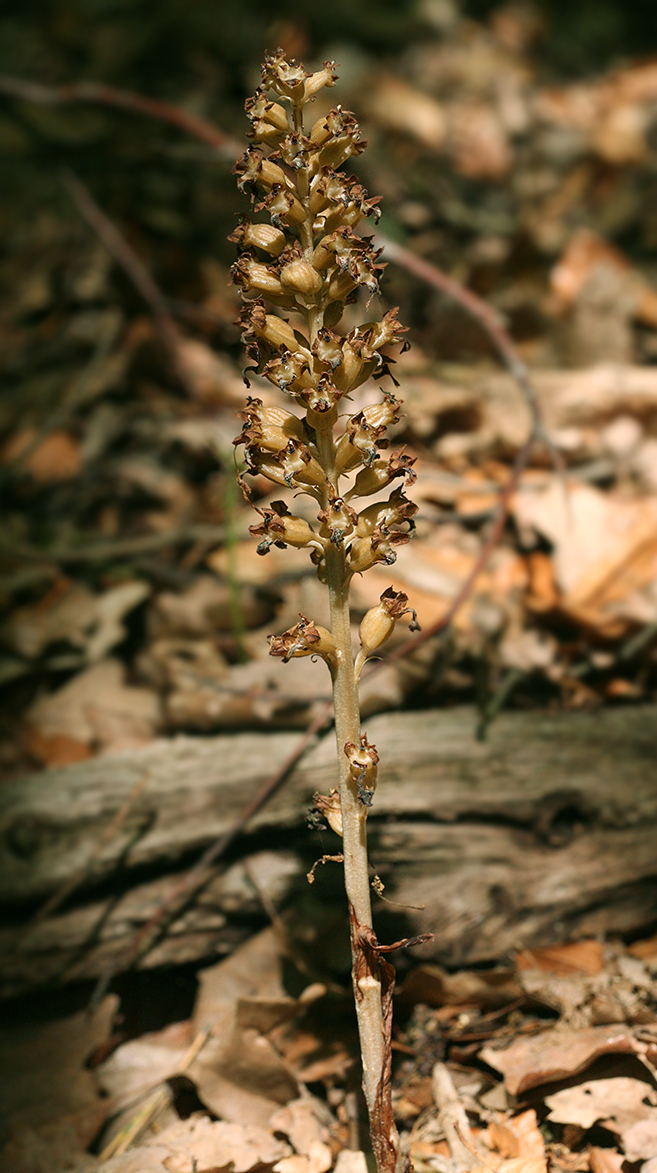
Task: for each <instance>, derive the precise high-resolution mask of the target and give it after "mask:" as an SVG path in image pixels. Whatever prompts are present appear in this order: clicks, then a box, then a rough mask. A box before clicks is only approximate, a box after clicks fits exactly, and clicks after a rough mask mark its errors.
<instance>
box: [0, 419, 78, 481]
mask: <svg viewBox="0 0 657 1173" xmlns="http://www.w3.org/2000/svg"><path fill="white" fill-rule="evenodd" d="M32 445H34V447H32ZM23 453H25V457H23ZM14 461H17V462H18V464H19V465H20V466H21V467H22V468H25V470H26V471H27V472H29V473H30V475H31V476H32V477H33V478H34V480H35V481H37V482H38V483H39V484H42V485H51V484H56V483H57V482H58V481H70V480H73V479H74V478H75V477H76V476H77V475H78V474H79V472H80V470H81V469H82V464H83V457H82V448H81V445H80V443H79V441H78V440H76V439H75V438H74V437H73V436H72V435H71V434H70V432H64V431H55V432H51V433H50V435H49V436H45V437H44V438H43V440H37V433H36V432H35V431H34V430H33V429H31V428H23V429H22V430H21V431H19V432H16V433H15V435H14V436H12V438H11V439H10V440H9V441H8V442H7V443H6V444H5V445H4V447H3V449H2V452H0V464H5V465H7V464H13V463H14Z"/></svg>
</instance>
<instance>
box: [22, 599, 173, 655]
mask: <svg viewBox="0 0 657 1173" xmlns="http://www.w3.org/2000/svg"><path fill="white" fill-rule="evenodd" d="M149 594H150V587H149V586H148V584H147V583H145V582H126V583H121V584H120V585H119V586H115V587H111V588H110V589H109V590H107V591H104V592H103V594H100V595H95V594H93V592H92V591H90V590H89V589H88V588H87V587H85V586H82V585H80V584H75V583H72V582H69V581H68V580H67V579H60V581H59V582H58V583H56V585H55V586H54V587H53V588H52V589H51V590H50V591H49V592H48V594H47V595H45V597H44V598H43V599H40V600H39V602H38V603H35V604H33V605H31V606H29V607H22V608H19V609H18V610H17V611H15V612H14V614H13V615H12V618H11V620H10V621H8V622H7V623H6V624H4V626H3V628H2V631H1V633H0V637H1V638H2V641H3V643H4V644H5V646H6V647H9V648H10V649H11V650H12V651H14V652H16V653H17V655H19V656H24V657H25V658H26V659H30V660H33V659H37V658H38V657H39V656H41V655H43V654H44V652H46V651H47V649H48V648H49V647H50V646H51V645H53V644H68V645H70V647H72V648H76V649H78V650H79V651H80V652H81V653H82V662H83V663H85V662H86V663H89V664H94V663H96V662H97V661H98V660H101V659H102V658H103V656H105V655H107V652H109V651H110V650H111V649H112V648H113V647H115V646H116V645H117V644H118V643H120V642H121V640H122V639H124V637H125V635H126V628H125V625H124V623H123V620H124V618H125V616H126V615H128V614H129V613H130V612H131V611H133V610H134V609H135V607H137V606H139V604H140V603H142V602H143V601H144V599H146V598H147V597H148V595H149Z"/></svg>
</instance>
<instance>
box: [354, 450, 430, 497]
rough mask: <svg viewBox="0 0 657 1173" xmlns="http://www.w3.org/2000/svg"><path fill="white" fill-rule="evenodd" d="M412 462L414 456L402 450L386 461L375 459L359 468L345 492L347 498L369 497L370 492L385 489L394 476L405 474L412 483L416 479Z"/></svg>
mask: <svg viewBox="0 0 657 1173" xmlns="http://www.w3.org/2000/svg"><path fill="white" fill-rule="evenodd" d="M414 464H415V460H414V458H413V457H411V456H408V455H407V454H406V453H405V452H404V451H403V450H402V451H401V452H398V453H396V454H395V455H394V456H391V457H390V459H389V460H388V461H385V460H376V461H375V462H374V463H373V464H371V465H370V466H369V467H368V468H363V469H361V471H360V472H359V474H358V476H357V477H356V480H355V482H354V487H353V489H350V491H349V492H348V493H347V498H348V499H349V500H351V498H352V497H369V496H370V495H371V494H372V493H378V492H379V490H380V489H385V488H386V486H387V485H389V484H390V482H391V481H392V480H394V478H395V477H401V476H405V477H406V478H407V484H409V485H412V484H413V482H414V481H415V480H417V477H416V474H415V473H414V472H413V468H412V466H413V465H414Z"/></svg>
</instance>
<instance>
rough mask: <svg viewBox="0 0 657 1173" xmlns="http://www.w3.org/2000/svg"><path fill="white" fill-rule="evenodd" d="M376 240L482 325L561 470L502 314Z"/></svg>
mask: <svg viewBox="0 0 657 1173" xmlns="http://www.w3.org/2000/svg"><path fill="white" fill-rule="evenodd" d="M375 240H376V241H377V243H378V245H379V246H380V247H383V249H384V252H385V255H386V257H388V258H389V259H390V260H391V261H393V262H394V263H395V264H397V265H400V266H401V267H402V268H404V269H406V270H407V271H408V272H409V273H412V274H413V275H414V276H415V277H418V278H419V279H420V281H424V283H425V284H426V285H431V286H433V288H434V289H438V290H439V291H440V292H441V293H444V294H445V295H446V296H447V297H449V298H451V300H452V301H455V302H456V303H457V304H458V305H460V306H461V308H462V309H464V310H465V312H466V313H467V314H468V315H469V317H471V318H474V320H475V321H477V322H479V325H480V326H481V328H482V330H483V331H484V332H485V333H486V334H487V335H488V338H489V339H490V341H491V342H492V344H493V346H494V348H495V350H496V352H497V354H498V355H499V357H500V358H501V360H502V362H503V363H504V366H505V367H506V368H507V370H508V372H509V374H510V375H512V377H513V378H514V379H515V381H516V383H517V384H518V387H519V388H520V391H521V393H522V396H523V398H524V400H525V403H526V404H527V407H528V408H529V412H530V415H531V419H532V431H533V434H534V436H535V437H536V438H537V439H538V438H540V439H541V440H542V441H543V443H544V444H545V445H546V446H547V447H548V448H549V450H550V453H551V454H552V457H553V459H554V460H555V461H556V463H557V466H558V467H559V469H561V470H562V469H563V459H562V456H561V453H560V452H559V451H558V449H556V448H555V446H554V444H553V443H552V441H551V439H550V437H549V436H548V435H547V434H546V431H545V427H544V424H543V420H542V418H541V413H540V408H539V406H538V399H537V396H536V391H535V390H534V386H533V383H532V381H531V378H530V375H529V371H528V369H527V366H526V364H525V363H524V362H523V361H522V359H521V357H520V355H519V354H518V351H517V350H516V347H515V345H514V343H513V340H512V338H511V335H510V334H509V332H508V330H507V329H506V327H505V326H504V323H503V321H502V319H501V318H500V316H499V314H498V313H496V311H495V310H494V309H493V307H492V306H491V305H489V304H488V303H487V302H485V301H482V299H481V298H480V297H478V296H477V294H476V293H473V292H472V290H471V289H467V288H466V286H465V285H461V284H460V282H459V281H455V279H454V278H453V277H450V276H449V275H448V274H447V273H444V272H443V270H442V269H439V268H438V267H437V265H434V264H432V263H431V261H427V260H425V258H424V257H418V256H417V254H416V253H413V252H411V250H410V249H408V248H404V247H403V246H402V245H401V244H397V243H396V242H395V241H394V240H389V238H388V237H387V236H382V235H381V233H377V234H376V236H375Z"/></svg>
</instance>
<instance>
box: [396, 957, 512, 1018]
mask: <svg viewBox="0 0 657 1173" xmlns="http://www.w3.org/2000/svg"><path fill="white" fill-rule="evenodd" d="M396 997H397V998H398V999H400V1000H402V1001H403V1002H405V1003H408V1002H410V1003H412V1004H413V1005H416V1004H417V1003H423V1004H424V1005H426V1006H479V1007H481V1008H482V1009H485V1010H496V1009H498V1008H499V1007H500V1006H505V1005H507V1004H508V1003H509V1002H514V1001H515V1000H516V999H517V998H520V997H522V987H521V986H520V984H519V983H518V980H517V978H516V977H515V976H514V974H513V973H512V972H511V971H509V970H503V969H495V970H490V971H486V970H459V971H457V972H456V973H448V972H447V971H446V970H444V969H442V968H441V966H439V965H432V964H425V965H417V966H415V967H414V968H413V969H412V970H411V972H410V973H409V975H408V977H407V978H405V979H404V982H403V984H402V985H401V986H400V987H399V990H398V991H397V995H396Z"/></svg>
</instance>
